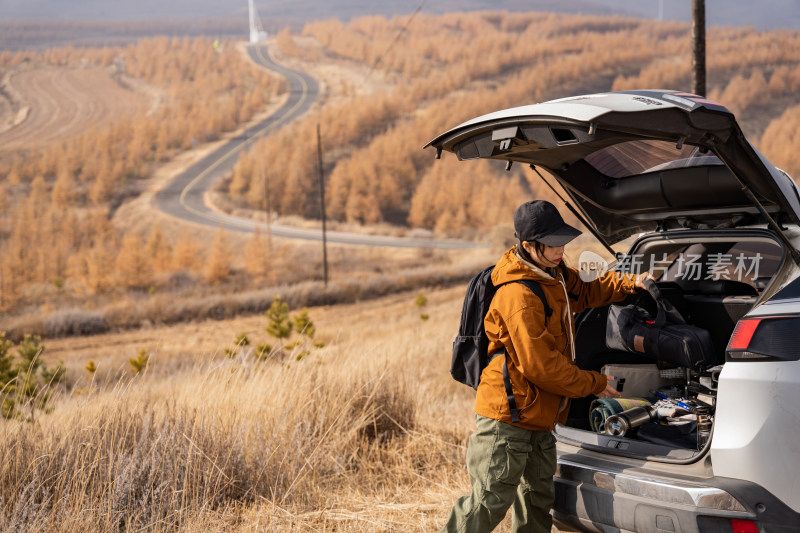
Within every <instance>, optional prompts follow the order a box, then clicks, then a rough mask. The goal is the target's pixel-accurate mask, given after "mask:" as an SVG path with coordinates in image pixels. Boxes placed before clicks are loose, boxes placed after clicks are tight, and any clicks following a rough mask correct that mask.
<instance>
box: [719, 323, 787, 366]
mask: <svg viewBox="0 0 800 533" xmlns="http://www.w3.org/2000/svg"><path fill="white" fill-rule="evenodd" d="M798 331H800V317H798V316H770V317H760V318H745V319H743V320H740V321H739V322H738V323H737V324H736V328H734V330H733V335H732V336H731V340H730V341H729V342H728V350H727V352H728V359H729V360H731V361H747V360H750V361H764V360H773V361H797V360H800V335H798Z"/></svg>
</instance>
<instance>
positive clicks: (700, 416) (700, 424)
mask: <svg viewBox="0 0 800 533" xmlns="http://www.w3.org/2000/svg"><path fill="white" fill-rule="evenodd" d="M695 413H696V414H697V449H698V450H702V449H703V447H705V445H706V443H707V442H708V439H709V437H711V416H710V415H709V409H708V407H703V406H700V407H696V408H695Z"/></svg>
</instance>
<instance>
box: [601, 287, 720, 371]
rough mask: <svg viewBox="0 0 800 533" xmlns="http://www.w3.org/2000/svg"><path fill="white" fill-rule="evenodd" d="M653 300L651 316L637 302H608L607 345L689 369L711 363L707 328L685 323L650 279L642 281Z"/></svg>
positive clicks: (712, 350) (711, 353)
mask: <svg viewBox="0 0 800 533" xmlns="http://www.w3.org/2000/svg"><path fill="white" fill-rule="evenodd" d="M644 284H645V288H647V292H649V293H650V296H652V297H653V299H654V300H655V301H656V308H657V309H658V313H657V314H656V316H655V317H653V316H652V315H651V314H650V313H648V312H647V311H646V310H644V309H642V308H641V307H639V306H637V305H626V306H621V305H610V306H609V307H608V321H607V322H606V345H607V346H608V347H609V348H610V349H612V350H622V351H625V352H631V353H638V354H642V355H645V356H647V357H650V358H652V359H655V360H656V361H664V362H668V363H672V364H675V365H678V366H682V367H687V368H691V369H692V370H698V371H699V370H704V369H706V368H708V367H711V366H714V361H715V360H716V358H715V355H714V349H713V345H712V344H711V335H710V334H709V333H708V331H707V330H705V329H702V328H698V327H696V326H691V325H689V324H687V323H686V321H685V320H684V319H683V317H682V316H681V314H680V313H679V312H678V310H677V309H675V307H674V306H673V305H672V304H671V303H670V302H669V300H667V299H665V298H664V297H663V296H661V292H660V291H659V290H658V287H657V286H656V284H655V282H654V281H653V280H650V279H648V280H645V282H644Z"/></svg>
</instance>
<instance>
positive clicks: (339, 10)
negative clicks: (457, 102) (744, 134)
mask: <svg viewBox="0 0 800 533" xmlns="http://www.w3.org/2000/svg"><path fill="white" fill-rule="evenodd" d="M421 2H422V0H383V1H380V0H377V1H376V0H281V1H275V0H256V6H257V8H258V11H259V13H260V16H261V19H262V21H263V22H264V26H265V27H267V26H270V24H269V23H268V21H269V20H271V19H278V20H286V19H293V20H297V21H305V20H310V19H315V18H331V17H337V18H341V19H349V18H352V17H355V16H361V15H368V14H383V15H395V14H406V13H411V12H412V11H413V10H414V9H416V7H417V6H418V5H420V3H421ZM691 4H692V0H638V1H636V2H633V1H631V0H569V1H564V0H425V2H424V7H423V12H426V13H432V14H434V13H443V12H449V11H458V10H475V9H493V10H508V11H531V10H548V11H560V12H573V13H574V12H583V13H594V14H624V15H634V16H640V17H648V18H658V16H659V14H660V13H661V14H662V15H663V18H664V19H668V20H676V19H677V20H685V21H688V20H689V19H690V16H691ZM246 16H247V0H136V1H131V0H0V19H40V20H43V19H44V20H121V19H162V18H169V19H186V18H216V17H224V18H238V17H246ZM706 18H707V21H708V25H716V26H754V27H756V28H757V29H773V28H781V27H783V28H790V29H800V0H759V1H757V2H756V1H753V0H706Z"/></svg>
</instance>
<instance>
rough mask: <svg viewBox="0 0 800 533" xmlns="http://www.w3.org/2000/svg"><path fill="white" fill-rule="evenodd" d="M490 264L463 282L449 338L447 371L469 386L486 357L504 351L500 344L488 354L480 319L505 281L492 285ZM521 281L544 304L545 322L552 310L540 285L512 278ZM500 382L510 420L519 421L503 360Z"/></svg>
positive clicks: (474, 383) (477, 380) (477, 378)
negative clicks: (463, 292)
mask: <svg viewBox="0 0 800 533" xmlns="http://www.w3.org/2000/svg"><path fill="white" fill-rule="evenodd" d="M493 270H494V265H492V266H490V267H487V268H485V269H483V270H482V271H481V272H480V273H478V275H476V276H475V277H474V278H472V279H471V280H470V282H469V285H468V286H467V294H466V296H464V305H463V307H462V308H461V325H460V326H459V328H458V335H457V336H456V339H455V341H453V358H452V359H451V361H450V374H451V375H452V376H453V379H455V380H456V381H458V382H460V383H463V384H465V385H469V386H470V387H472V388H473V389H477V388H478V384H479V383H480V381H481V372H483V369H484V368H486V365H488V364H489V361H491V360H493V359H494V358H495V357H498V356H500V355H506V350H505V348H502V349H500V350H498V351H496V352H494V353H493V354H491V355H489V338H488V337H487V336H486V331H485V330H484V328H483V319H484V318H485V317H486V313H487V312H488V311H489V305H490V304H491V303H492V298H493V297H494V294H495V292H497V289H498V288H499V287H501V286H502V285H505V283H501V284H500V285H497V286H495V285H494V283H492V271H493ZM507 283H522V284H523V285H525V286H526V287H528V288H529V289H530V290H531V291H533V293H534V294H535V295H536V296H538V297H539V299H540V300H541V301H542V304H543V305H544V313H545V323H547V319H548V318H549V317H550V315H551V314H553V310H552V309H550V306H549V305H547V298H545V295H544V292H543V291H542V287H541V286H540V285H539V283H537V282H536V281H533V280H530V279H521V280H517V281H516V282H513V281H510V282H507ZM503 383H504V384H505V387H506V395H507V396H508V405H509V407H510V409H511V420H512V421H513V422H519V412H518V411H517V402H516V401H515V400H514V393H513V391H512V390H511V379H510V378H509V376H508V366H507V364H506V361H505V360H504V361H503Z"/></svg>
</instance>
